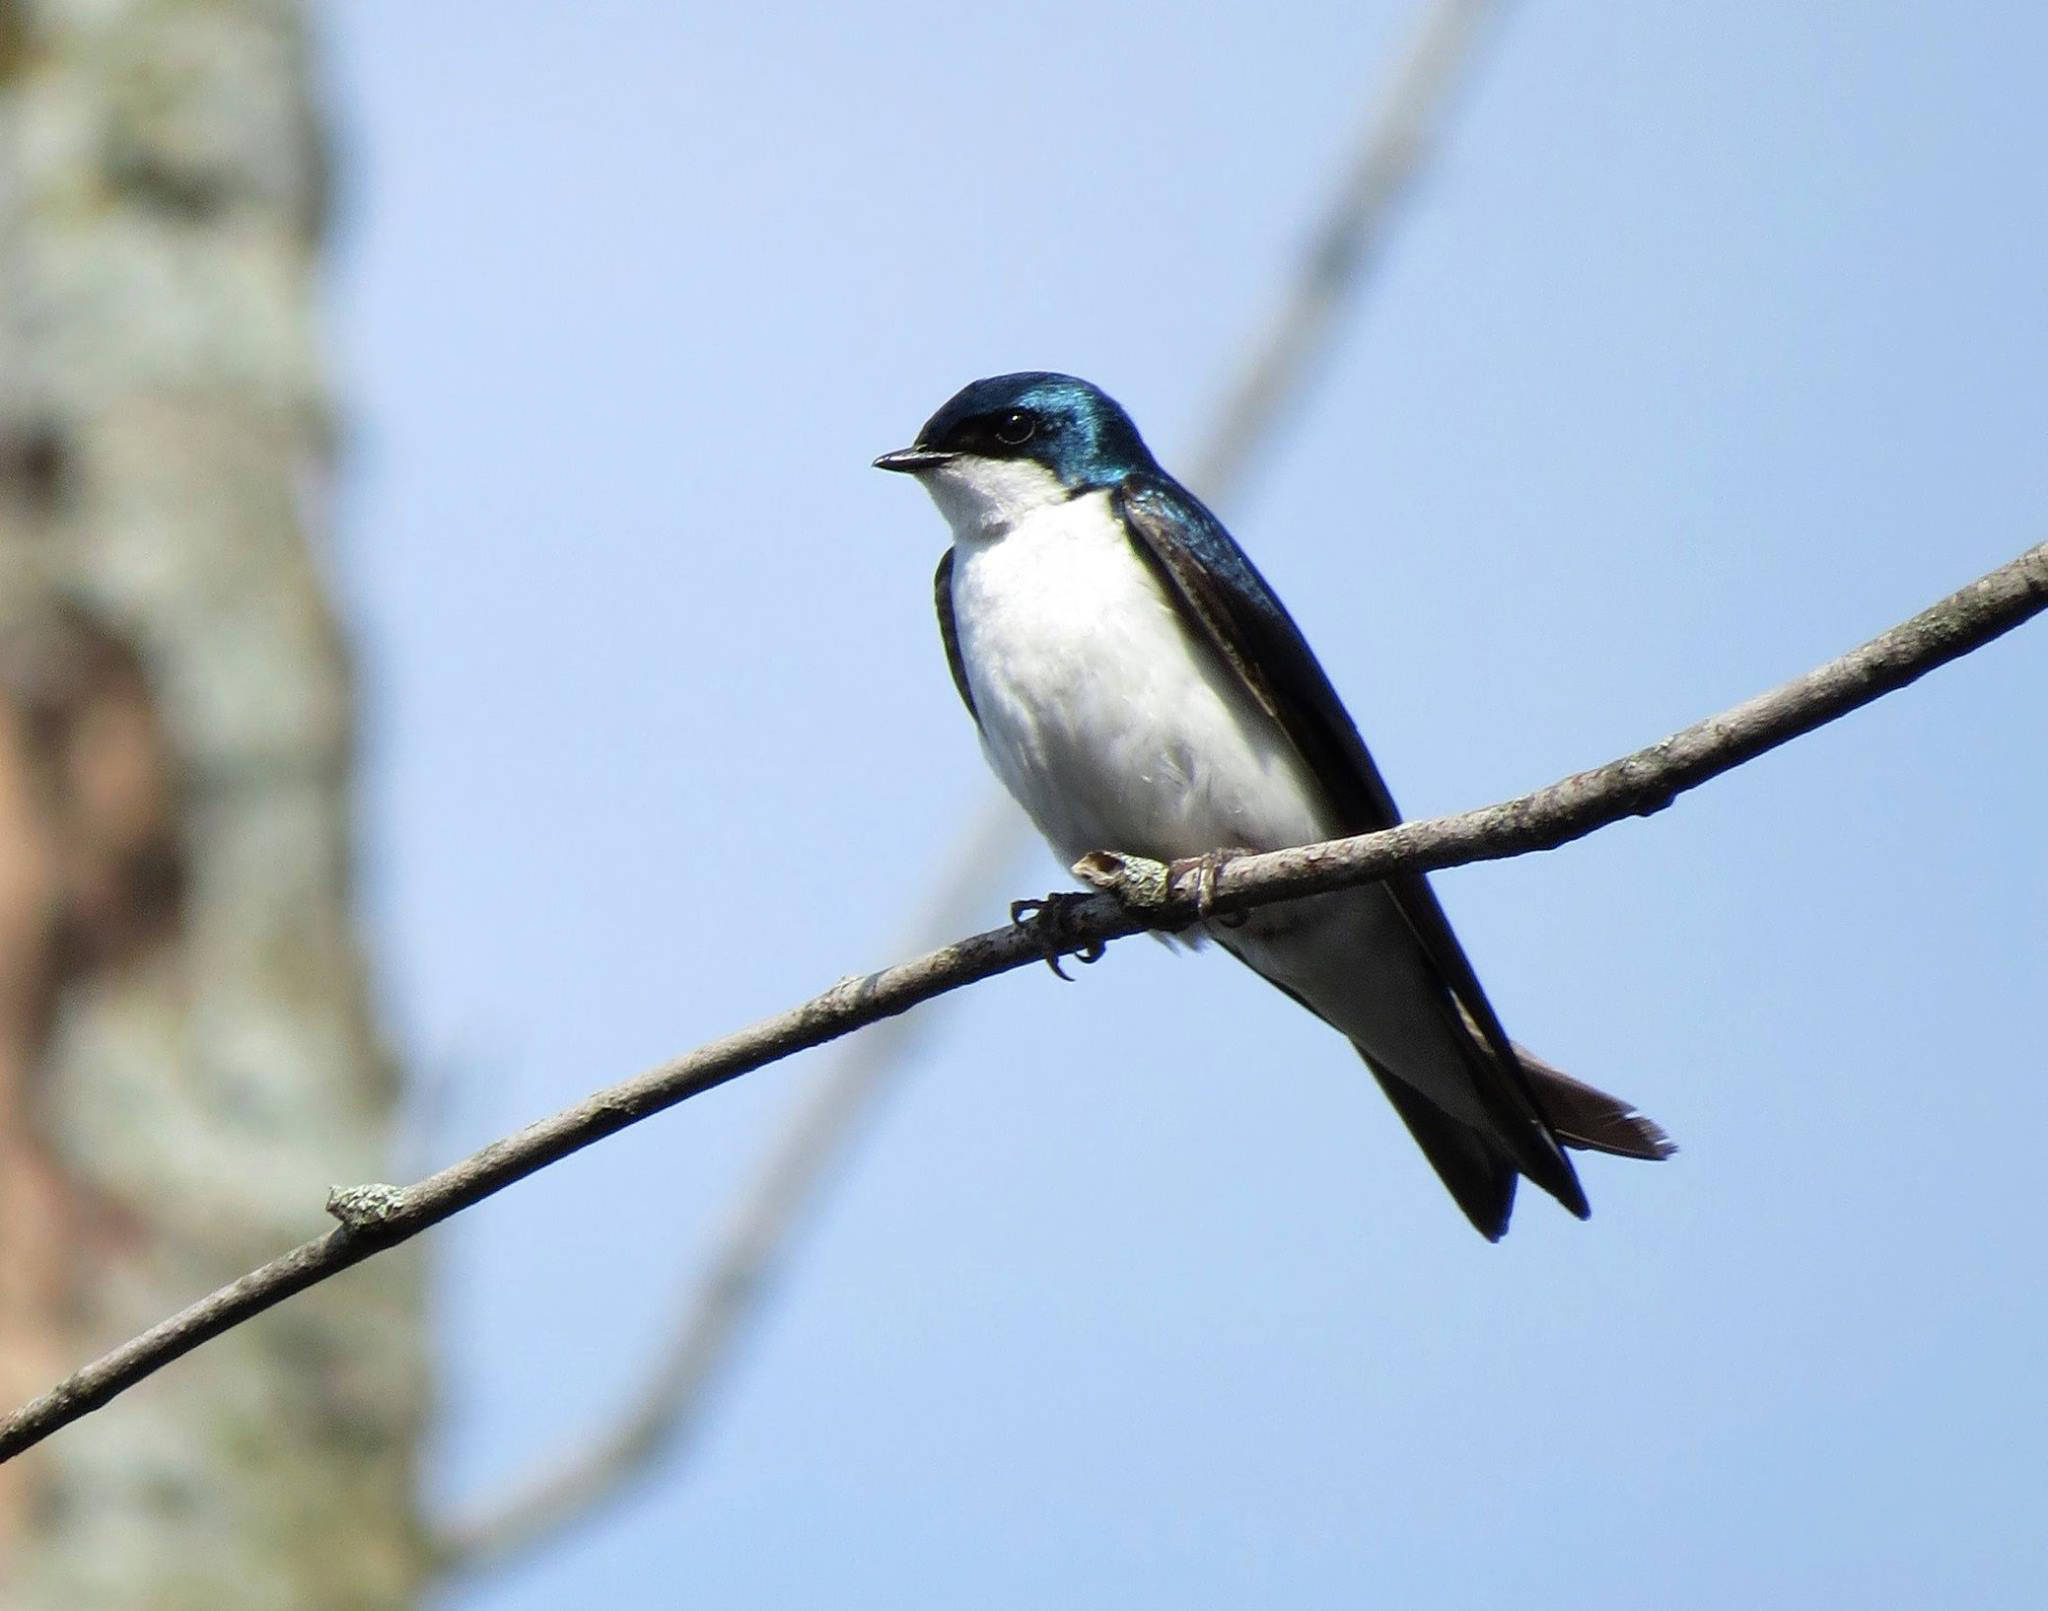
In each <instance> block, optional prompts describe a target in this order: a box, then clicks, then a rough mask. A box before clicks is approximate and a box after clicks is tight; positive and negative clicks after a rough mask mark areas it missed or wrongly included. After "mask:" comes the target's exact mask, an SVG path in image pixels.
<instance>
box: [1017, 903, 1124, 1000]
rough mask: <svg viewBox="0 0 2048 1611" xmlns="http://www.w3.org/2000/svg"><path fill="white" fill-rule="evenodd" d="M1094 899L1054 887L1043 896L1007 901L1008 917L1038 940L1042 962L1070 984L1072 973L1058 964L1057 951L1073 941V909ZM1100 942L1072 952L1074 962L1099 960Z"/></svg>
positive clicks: (1058, 956) (1059, 952)
mask: <svg viewBox="0 0 2048 1611" xmlns="http://www.w3.org/2000/svg"><path fill="white" fill-rule="evenodd" d="M1093 899H1094V896H1092V895H1083V894H1080V893H1079V892H1077V891H1074V890H1065V891H1055V892H1054V893H1052V894H1050V895H1048V896H1046V897H1045V898H1044V899H1043V900H1036V901H1012V902H1010V921H1011V922H1012V923H1014V924H1016V926H1017V927H1018V928H1020V929H1023V930H1025V931H1026V932H1028V933H1029V934H1030V936H1031V937H1032V938H1033V939H1034V940H1036V941H1037V942H1038V947H1039V949H1040V950H1041V951H1042V952H1044V954H1045V965H1046V966H1047V967H1048V968H1050V969H1052V971H1053V972H1054V973H1056V974H1058V975H1059V976H1060V977H1061V978H1062V979H1065V980H1066V981H1067V982H1068V983H1069V984H1072V983H1073V982H1074V981H1073V975H1072V974H1070V973H1068V972H1067V970H1066V969H1065V968H1063V967H1061V966H1060V954H1061V953H1062V952H1063V951H1064V950H1065V949H1066V948H1067V946H1068V945H1070V944H1072V943H1073V939H1074V931H1073V915H1074V912H1075V909H1076V908H1078V907H1080V906H1082V905H1084V904H1085V903H1086V902H1088V901H1091V900H1093ZM1103 950H1104V945H1103V942H1102V941H1100V940H1090V941H1089V942H1088V943H1087V944H1086V945H1084V946H1082V947H1081V948H1080V949H1079V950H1078V951H1076V952H1075V953H1074V960H1075V961H1076V962H1083V963H1087V962H1100V961H1101V960H1102V953H1103Z"/></svg>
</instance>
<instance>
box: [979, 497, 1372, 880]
mask: <svg viewBox="0 0 2048 1611" xmlns="http://www.w3.org/2000/svg"><path fill="white" fill-rule="evenodd" d="M941 507H942V508H943V507H945V505H944V503H943V502H942V504H941ZM948 512H949V513H951V511H948ZM963 527H965V528H966V529H965V530H963V529H962V528H963ZM955 532H956V536H957V538H958V540H957V541H956V543H955V547H954V559H953V618H954V623H955V626H956V628H957V629H958V632H959V637H960V655H961V659H962V661H963V662H964V663H965V665H966V668H967V680H968V685H969V687H970V688H971V689H972V690H973V693H974V705H975V710H976V713H977V714H978V715H979V717H980V719H981V728H982V740H983V746H984V748H985V749H986V751H987V753H988V758H989V763H990V765H992V766H993V767H994V768H995V771H996V774H997V775H998V776H999V777H1000V778H1001V779H1002V780H1003V782H1004V784H1005V785H1006V786H1007V787H1008V788H1009V790H1010V792H1011V793H1012V794H1013V795H1015V796H1016V798H1017V800H1018V802H1019V804H1021V805H1022V806H1023V807H1024V809H1025V810H1026V811H1028V812H1029V813H1030V814H1031V816H1032V819H1033V820H1034V821H1035V822H1036V823H1037V824H1038V827H1039V829H1040V831H1041V832H1042V833H1044V834H1045V836H1046V838H1048V839H1049V840H1051V841H1052V844H1053V847H1054V848H1055V849H1056V850H1057V851H1059V852H1060V854H1061V855H1062V856H1063V857H1065V858H1066V859H1067V860H1068V861H1074V860H1077V859H1079V858H1080V857H1081V856H1082V855H1084V854H1085V853H1087V852H1088V851H1090V850H1126V851H1133V852H1136V853H1138V854H1140V855H1147V856H1153V857H1157V858H1160V859H1172V858H1174V857H1180V856H1192V855H1198V854H1200V853H1201V852H1202V851H1205V850H1214V849H1218V848H1223V847H1232V848H1239V847H1241V848H1251V849H1262V850H1263V849H1278V848H1280V847H1282V846H1285V845H1295V844H1306V843H1308V842H1310V841H1312V840H1316V839H1320V838H1325V837H1328V835H1329V834H1330V833H1331V832H1332V831H1333V825H1331V824H1329V823H1326V822H1324V821H1322V820H1320V817H1319V813H1318V809H1317V807H1316V806H1315V804H1314V800H1315V795H1314V793H1313V791H1312V790H1311V789H1310V788H1309V787H1308V786H1307V784H1306V782H1305V779H1304V778H1303V776H1302V773H1301V769H1300V761H1299V759H1298V758H1297V757H1296V755H1295V753H1294V751H1293V749H1292V747H1291V746H1290V745H1289V744H1288V743H1287V740H1286V738H1285V736H1284V735H1283V734H1282V733H1281V731H1280V729H1279V727H1278V725H1277V724H1276V723H1274V722H1273V721H1272V719H1271V718H1270V717H1268V716H1267V715H1266V714H1265V712H1264V711H1262V710H1260V709H1259V708H1258V706H1257V705H1256V704H1255V703H1253V702H1252V701H1251V700H1250V699H1249V698H1248V697H1246V696H1245V695H1244V694H1243V693H1242V692H1241V691H1240V690H1239V689H1238V688H1237V686H1236V684H1235V682H1234V679H1232V678H1230V677H1229V676H1228V675H1227V674H1226V673H1225V672H1224V670H1223V668H1222V666H1221V665H1220V663H1219V662H1217V661H1216V660H1215V658H1214V657H1213V656H1212V655H1211V654H1210V653H1209V652H1208V651H1207V650H1206V649H1204V648H1199V647H1198V646H1197V645H1196V643H1195V642H1194V640H1193V639H1192V638H1191V637H1190V636H1189V633H1188V631H1187V629H1186V628H1185V627H1184V626H1183V625H1182V623H1181V618H1180V616H1179V614H1178V612H1177V611H1176V610H1175V608H1174V606H1173V605H1172V603H1171V602H1170V601H1169V600H1168V598H1167V596H1166V593H1165V591H1164V589H1163V588H1162V586H1161V584H1160V582H1159V580H1158V578H1157V577H1156V576H1155V575H1154V573H1153V571H1152V569H1151V567H1150V566H1149V565H1148V564H1146V563H1145V561H1144V560H1143V559H1141V558H1140V557H1139V555H1138V554H1137V552H1136V550H1134V549H1133V548H1132V547H1131V544H1130V542H1129V540H1128V538H1127V537H1126V536H1125V534H1124V531H1123V528H1122V526H1121V525H1120V523H1119V522H1118V521H1117V520H1116V518H1115V516H1114V515H1113V513H1112V512H1111V510H1110V506H1109V502H1108V494H1107V493H1101V492H1097V493H1091V494H1088V495H1086V496H1083V497H1080V498H1074V499H1066V500H1062V501H1057V502H1048V503H1045V504H1043V505H1041V506H1039V507H1036V508H1032V509H1029V510H1027V511H1019V512H1018V513H1017V515H1016V518H1015V519H1014V521H1013V522H1012V523H1010V524H1007V525H995V526H994V527H993V528H991V526H990V525H988V524H978V525H977V524H970V523H969V522H967V521H956V522H955Z"/></svg>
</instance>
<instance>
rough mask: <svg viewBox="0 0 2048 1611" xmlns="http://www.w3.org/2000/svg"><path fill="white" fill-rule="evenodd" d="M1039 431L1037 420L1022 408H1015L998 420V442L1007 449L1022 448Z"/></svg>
mask: <svg viewBox="0 0 2048 1611" xmlns="http://www.w3.org/2000/svg"><path fill="white" fill-rule="evenodd" d="M1037 429H1038V422H1037V421H1036V420H1034V419H1033V418H1032V417H1031V416H1030V415H1029V414H1027V413H1025V412H1024V410H1022V409H1021V408H1013V409H1011V410H1010V412H1009V413H1007V414H1004V415H1002V416H1001V417H999V418H998V419H997V420H996V440H997V441H998V442H1000V443H1002V444H1003V446H1005V447H1022V446H1023V445H1024V444H1025V443H1026V442H1028V441H1030V440H1031V433H1032V432H1034V431H1035V430H1037Z"/></svg>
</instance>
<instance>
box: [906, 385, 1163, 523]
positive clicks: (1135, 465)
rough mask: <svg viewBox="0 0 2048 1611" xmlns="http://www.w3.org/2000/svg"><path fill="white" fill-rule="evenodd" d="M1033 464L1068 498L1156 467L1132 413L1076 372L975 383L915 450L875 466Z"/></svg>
mask: <svg viewBox="0 0 2048 1611" xmlns="http://www.w3.org/2000/svg"><path fill="white" fill-rule="evenodd" d="M969 459H979V460H992V461H996V462H999V463H1010V464H1017V463H1020V462H1023V463H1029V464H1033V465H1037V466H1040V467H1042V468H1043V469H1045V470H1047V471H1050V472H1051V474H1052V475H1053V476H1054V477H1055V478H1056V479H1057V480H1058V481H1059V483H1060V485H1061V486H1063V487H1065V488H1066V489H1067V491H1068V492H1069V493H1077V492H1086V491H1089V490H1092V489H1093V488H1096V487H1109V486H1114V485H1115V484H1116V483H1117V482H1119V481H1121V480H1123V478H1124V477H1125V476H1127V475H1130V474H1131V473H1132V472H1133V471H1136V470H1156V469H1157V468H1158V466H1157V465H1156V464H1154V463H1153V460H1152V455H1151V454H1150V453H1148V452H1147V451H1146V450H1145V443H1144V441H1143V440H1142V439H1141V438H1140V437H1139V435H1138V428H1137V426H1135V425H1133V424H1132V423H1131V417H1130V415H1128V414H1126V413H1125V412H1124V411H1123V410H1122V409H1121V408H1119V407H1118V406H1117V405H1116V402H1115V401H1114V400H1113V399H1112V398H1110V397H1109V396H1108V395H1107V394H1105V393H1104V392H1103V391H1102V390H1101V389H1100V388H1099V387H1095V386H1091V385H1090V384H1089V383H1088V382H1087V381H1085V380H1079V379H1076V378H1075V377H1074V376H1072V375H1053V374H1047V373H1044V372H1041V371H1035V370H1034V371H1027V372H1025V373H1023V374H1017V375H994V376H991V377H990V378H989V379H987V380H977V381H976V382H974V384H973V385H971V386H967V387H963V388H962V389H961V390H960V391H958V392H956V393H954V395H953V397H952V398H951V400H950V401H948V402H947V404H946V406H945V407H944V408H942V409H940V410H939V411H938V413H936V414H934V415H933V416H932V417H931V418H930V419H928V420H926V421H925V422H924V429H923V430H921V431H919V432H918V433H917V440H916V441H915V442H914V443H912V444H911V446H909V447H907V448H905V449H903V450H902V451H901V452H897V453H884V454H883V455H882V456H881V457H880V458H879V459H877V460H875V465H876V468H878V469H882V470H904V471H908V472H909V473H911V474H913V475H918V476H924V475H926V474H928V473H929V472H933V471H937V470H940V469H943V468H946V467H948V466H955V467H957V468H959V469H961V470H965V469H967V468H968V466H966V465H965V464H963V463H961V461H963V460H969Z"/></svg>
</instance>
